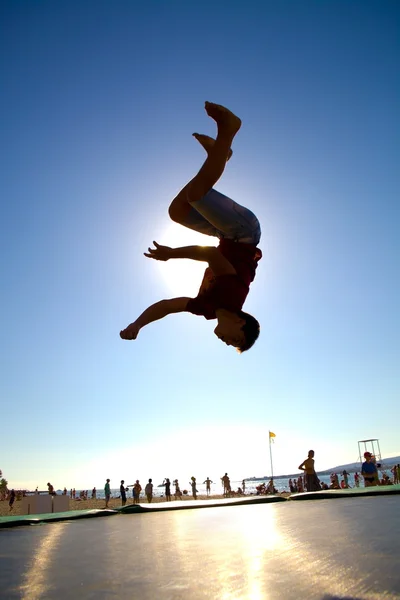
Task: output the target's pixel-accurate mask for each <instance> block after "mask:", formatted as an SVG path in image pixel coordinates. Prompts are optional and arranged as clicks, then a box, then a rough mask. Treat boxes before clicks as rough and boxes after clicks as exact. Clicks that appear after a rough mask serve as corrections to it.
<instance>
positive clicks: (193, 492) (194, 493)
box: [190, 477, 197, 500]
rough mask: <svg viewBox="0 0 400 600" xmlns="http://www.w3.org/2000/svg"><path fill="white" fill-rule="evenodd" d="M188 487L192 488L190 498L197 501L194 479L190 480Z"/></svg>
mask: <svg viewBox="0 0 400 600" xmlns="http://www.w3.org/2000/svg"><path fill="white" fill-rule="evenodd" d="M190 485H191V486H192V496H193V498H194V499H195V500H197V489H196V477H191V478H190Z"/></svg>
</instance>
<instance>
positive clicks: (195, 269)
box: [156, 223, 218, 297]
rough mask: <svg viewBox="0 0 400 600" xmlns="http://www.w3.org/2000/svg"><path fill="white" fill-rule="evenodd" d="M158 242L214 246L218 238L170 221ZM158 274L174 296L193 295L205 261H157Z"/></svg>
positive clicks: (172, 244) (173, 244)
mask: <svg viewBox="0 0 400 600" xmlns="http://www.w3.org/2000/svg"><path fill="white" fill-rule="evenodd" d="M156 241H157V242H158V243H160V244H163V245H165V246H171V247H172V248H179V247H181V246H196V245H198V246H216V245H217V243H218V240H217V239H216V238H213V237H209V236H206V235H202V234H201V233H197V232H196V231H192V230H191V229H186V228H185V227H182V225H177V224H176V223H171V224H170V225H169V226H168V228H166V229H165V231H164V232H163V234H162V235H161V236H160V239H158V240H156ZM157 264H158V265H159V269H160V274H161V275H162V277H163V278H164V279H165V281H166V282H167V284H168V287H169V289H170V291H171V294H173V295H174V296H190V297H195V296H197V293H198V291H199V287H200V284H201V281H202V278H203V273H204V270H205V268H206V266H207V265H206V263H203V262H195V261H193V260H187V259H182V260H181V259H175V260H169V261H168V262H165V263H163V262H159V263H157Z"/></svg>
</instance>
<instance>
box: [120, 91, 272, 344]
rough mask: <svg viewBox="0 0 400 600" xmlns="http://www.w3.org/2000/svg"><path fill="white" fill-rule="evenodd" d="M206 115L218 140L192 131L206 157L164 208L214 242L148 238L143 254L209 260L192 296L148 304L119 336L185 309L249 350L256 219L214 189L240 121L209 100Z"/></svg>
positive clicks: (254, 326)
mask: <svg viewBox="0 0 400 600" xmlns="http://www.w3.org/2000/svg"><path fill="white" fill-rule="evenodd" d="M205 109H206V112H207V114H208V116H209V117H211V118H212V119H214V121H215V122H216V124H217V138H216V140H213V139H212V138H210V137H208V136H206V135H200V134H198V133H194V134H193V136H194V137H195V138H196V139H197V140H198V142H199V143H200V144H201V145H202V146H203V148H204V149H205V151H206V152H207V159H206V161H205V163H204V164H203V166H202V167H201V169H200V171H199V172H198V173H197V175H196V176H195V177H194V178H193V179H192V180H191V181H190V182H189V183H188V184H187V185H186V186H185V187H184V188H183V189H182V190H181V191H180V192H179V194H178V195H177V197H176V198H175V199H174V200H173V201H172V203H171V205H170V207H169V215H170V217H171V219H172V220H173V221H175V222H176V223H180V224H181V225H184V226H185V227H188V228H189V229H193V230H194V231H198V232H200V233H203V234H205V235H210V236H214V237H217V238H219V240H220V242H219V246H218V247H217V248H216V247H214V246H187V247H184V248H169V247H167V246H160V245H159V244H157V242H153V244H154V248H149V249H148V253H145V256H147V257H148V258H152V259H154V260H162V261H166V260H169V259H171V258H189V259H192V260H197V261H203V262H206V263H208V267H207V268H206V271H205V273H204V278H203V281H202V284H201V286H200V290H199V293H198V296H197V297H196V298H172V299H171V300H161V301H160V302H157V303H156V304H153V305H152V306H150V307H149V308H148V309H147V310H145V311H144V313H143V314H141V315H140V317H139V318H138V319H137V320H136V321H135V322H134V323H131V324H130V325H129V326H128V327H127V328H126V329H124V330H123V331H121V332H120V336H121V338H122V339H124V340H135V339H136V338H137V335H138V333H139V331H140V330H141V329H142V328H143V327H144V326H145V325H148V324H149V323H152V322H153V321H157V320H158V319H162V318H163V317H165V316H167V315H169V314H171V313H178V312H190V313H192V314H194V315H201V316H203V317H205V318H206V319H207V320H208V319H217V321H218V324H217V326H216V328H215V330H214V333H215V335H216V336H217V337H218V338H219V339H220V340H221V341H222V342H224V343H225V344H227V345H228V346H234V347H235V348H236V349H237V350H238V351H239V352H244V351H245V350H248V349H249V348H251V346H252V345H253V344H254V342H255V341H256V339H257V338H258V335H259V332H260V325H259V323H258V321H257V320H256V319H255V318H254V317H252V316H251V315H249V314H247V313H245V312H243V311H242V306H243V304H244V301H245V300H246V297H247V294H248V292H249V287H250V283H251V282H252V281H253V279H254V277H255V273H256V268H257V263H258V261H259V260H260V258H261V251H260V250H259V249H258V248H257V244H258V243H259V241H260V237H261V228H260V223H259V221H258V219H257V217H256V216H255V215H254V214H253V213H252V212H251V211H250V210H248V209H247V208H244V207H243V206H240V205H239V204H237V203H236V202H234V201H233V200H231V199H230V198H228V197H227V196H224V195H223V194H220V193H219V192H217V191H216V190H214V189H213V186H214V185H215V184H216V183H217V181H218V180H219V178H220V177H221V175H222V173H223V172H224V169H225V165H226V163H227V161H228V160H229V158H230V157H231V155H232V150H231V144H232V141H233V138H234V137H235V135H236V133H237V132H238V131H239V129H240V126H241V124H242V123H241V120H240V119H239V118H238V117H237V116H235V115H234V114H233V113H232V112H231V111H229V110H228V109H227V108H224V107H223V106H220V105H218V104H213V103H212V102H206V103H205Z"/></svg>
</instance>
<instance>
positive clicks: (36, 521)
mask: <svg viewBox="0 0 400 600" xmlns="http://www.w3.org/2000/svg"><path fill="white" fill-rule="evenodd" d="M117 514H118V511H116V510H112V509H104V510H101V509H100V510H96V509H94V510H79V511H66V512H62V513H49V514H43V515H18V516H15V517H0V529H2V528H6V527H23V526H25V527H26V526H27V525H44V524H46V523H59V522H60V521H77V520H79V519H93V518H98V517H109V516H111V515H117Z"/></svg>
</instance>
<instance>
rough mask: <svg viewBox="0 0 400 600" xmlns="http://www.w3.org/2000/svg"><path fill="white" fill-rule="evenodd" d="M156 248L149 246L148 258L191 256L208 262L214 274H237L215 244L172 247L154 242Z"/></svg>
mask: <svg viewBox="0 0 400 600" xmlns="http://www.w3.org/2000/svg"><path fill="white" fill-rule="evenodd" d="M153 244H154V248H149V251H148V253H145V256H147V258H153V259H155V260H162V261H167V260H170V259H171V258H189V259H190V260H198V261H202V262H207V263H208V264H209V266H210V268H211V269H212V271H213V272H214V275H215V276H216V277H218V276H219V275H236V270H235V268H234V267H233V265H232V264H231V263H230V262H229V260H228V259H226V258H225V256H223V254H221V252H219V250H218V249H217V248H216V247H215V246H184V247H183V248H170V247H169V246H161V245H160V244H158V243H157V242H153Z"/></svg>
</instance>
